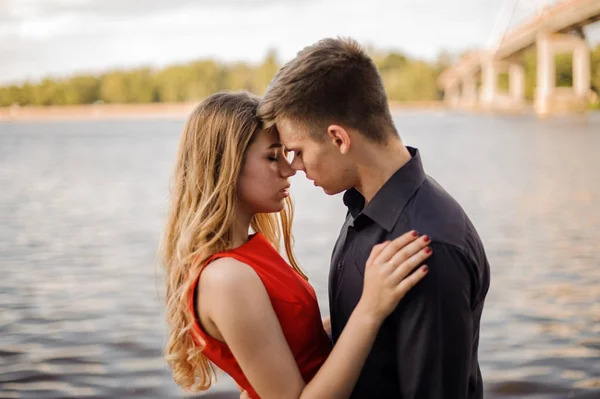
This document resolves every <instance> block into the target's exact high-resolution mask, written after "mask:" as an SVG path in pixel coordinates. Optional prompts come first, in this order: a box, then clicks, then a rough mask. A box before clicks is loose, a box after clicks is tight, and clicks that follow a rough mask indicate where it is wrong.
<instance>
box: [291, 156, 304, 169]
mask: <svg viewBox="0 0 600 399" xmlns="http://www.w3.org/2000/svg"><path fill="white" fill-rule="evenodd" d="M290 166H291V167H292V168H293V169H294V170H295V171H299V170H300V171H302V172H306V171H305V170H304V162H302V160H301V159H300V158H298V157H296V156H295V157H294V159H293V160H292V163H291V164H290Z"/></svg>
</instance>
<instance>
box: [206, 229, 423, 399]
mask: <svg viewBox="0 0 600 399" xmlns="http://www.w3.org/2000/svg"><path fill="white" fill-rule="evenodd" d="M425 246H426V243H425V240H423V239H416V237H414V236H412V235H410V234H409V233H407V234H405V235H404V236H402V237H399V238H397V239H396V240H394V241H393V242H391V243H384V244H380V245H378V246H376V247H374V249H373V251H372V253H371V256H370V257H369V260H368V261H367V267H366V268H365V285H364V289H363V295H362V297H361V299H360V301H359V303H358V305H357V307H356V308H355V310H354V312H353V313H352V315H351V317H350V319H349V320H348V323H347V325H346V328H345V329H344V331H343V332H342V334H341V336H340V339H339V340H338V343H337V344H336V345H335V347H334V348H333V350H332V352H331V354H330V356H329V357H328V358H327V360H326V362H325V364H324V365H323V366H322V367H321V369H320V370H319V372H318V373H317V374H316V375H315V377H314V378H313V379H312V380H311V381H310V383H309V384H305V382H304V380H303V379H302V375H301V374H300V371H299V369H298V366H297V364H296V361H295V359H294V357H293V355H292V352H291V350H290V348H289V346H288V344H287V341H286V339H285V337H284V335H283V332H282V330H281V326H280V324H279V320H278V319H277V316H276V314H275V311H274V310H273V307H272V305H271V301H270V299H269V296H268V294H267V292H266V290H265V287H264V285H263V284H262V281H261V280H260V278H259V277H258V275H257V274H256V273H255V272H254V270H253V269H252V268H251V267H249V266H248V265H246V264H244V263H241V262H239V261H237V260H235V259H232V258H222V259H219V260H217V261H215V262H213V263H211V264H210V265H209V266H207V268H206V270H204V272H203V273H202V277H201V279H200V284H201V288H200V289H199V290H198V300H199V304H200V303H201V306H202V310H203V311H204V312H206V313H205V314H206V315H207V316H208V318H209V319H210V321H211V322H212V323H214V326H216V328H217V329H218V331H219V333H220V335H222V337H223V339H224V341H225V342H226V343H227V345H228V346H229V348H230V349H231V351H232V353H233V354H234V356H235V358H236V360H237V361H238V363H239V364H240V367H241V368H242V370H243V372H244V374H245V375H246V377H247V378H248V380H249V381H250V383H251V384H252V386H253V388H254V389H255V390H256V391H257V392H258V393H259V394H260V396H261V397H262V398H264V399H271V398H273V399H280V398H284V399H285V398H290V399H297V398H320V399H324V398H347V397H349V396H350V393H351V392H352V389H353V387H354V384H355V383H356V380H357V379H358V376H359V374H360V370H361V369H362V366H363V365H364V362H365V360H366V358H367V355H368V353H369V351H370V349H371V346H372V345H373V341H374V340H375V337H376V335H377V331H378V330H379V327H380V325H381V323H382V322H383V320H384V319H385V317H387V315H388V314H389V313H390V312H391V311H392V310H393V309H394V308H395V307H396V305H397V303H398V301H399V300H400V299H401V298H402V297H403V296H404V294H405V293H406V292H407V291H408V290H409V289H410V288H411V287H412V286H414V285H415V284H416V283H417V282H418V281H419V280H420V279H421V278H423V276H424V275H425V273H423V272H422V271H417V272H415V273H413V274H410V272H411V271H412V270H413V269H414V268H415V267H416V266H417V265H419V264H420V263H421V262H422V261H423V260H425V259H426V258H427V257H428V256H429V253H428V252H426V251H425V250H424V247H425ZM420 270H421V269H420ZM199 308H200V307H199Z"/></svg>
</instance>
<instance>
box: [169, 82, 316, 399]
mask: <svg viewBox="0 0 600 399" xmlns="http://www.w3.org/2000/svg"><path fill="white" fill-rule="evenodd" d="M258 102H259V101H258V98H256V97H254V96H252V95H250V94H248V93H217V94H214V95H212V96H210V97H209V98H207V99H206V100H205V101H203V102H202V103H201V104H200V105H198V107H196V109H195V110H194V111H193V112H192V113H191V115H190V116H189V118H188V120H187V122H186V125H185V128H184V130H183V133H182V135H181V138H180V141H179V148H178V151H177V159H176V162H175V170H174V174H173V183H172V189H171V196H172V198H171V204H170V208H169V212H168V218H167V224H166V229H165V232H164V237H163V242H162V246H161V255H162V261H163V264H164V267H165V270H166V279H167V291H166V317H167V323H168V326H169V329H170V331H169V333H168V340H167V343H166V347H165V357H166V359H167V362H168V363H169V365H170V366H171V369H172V372H173V378H174V380H175V382H176V383H177V384H179V385H180V386H181V387H182V388H183V389H185V390H188V391H200V390H206V389H208V388H209V387H210V386H211V384H212V383H213V382H214V380H215V379H216V369H215V366H214V365H213V364H212V363H211V362H210V361H209V360H208V359H207V358H206V357H205V356H204V355H203V354H202V350H203V349H204V346H205V345H204V341H203V339H202V338H201V337H200V336H198V334H196V333H195V332H194V329H193V328H192V326H193V323H194V315H193V310H192V309H190V307H189V300H190V287H191V285H192V283H193V282H194V280H195V279H196V278H197V276H198V275H199V273H200V269H201V268H202V267H203V266H204V263H205V262H206V260H207V259H208V258H209V257H210V256H211V255H213V254H215V253H217V252H221V251H224V250H227V249H231V246H232V239H231V228H232V225H233V222H234V220H235V218H236V214H235V210H236V201H237V181H238V177H239V175H240V171H241V169H242V167H243V164H244V158H245V157H244V154H245V153H246V150H247V148H248V146H249V145H250V143H252V140H253V138H254V137H255V135H256V133H258V132H259V131H260V130H261V129H262V127H261V123H260V121H259V119H258V118H257V115H256V110H257V107H258ZM292 219H293V204H292V202H291V200H289V197H288V199H287V200H286V203H285V207H284V209H283V210H282V211H281V212H279V213H273V214H257V215H255V216H254V218H253V219H252V221H251V227H252V229H253V230H254V231H256V232H261V233H262V234H263V235H264V236H265V237H266V238H267V239H268V240H269V242H271V244H273V246H274V247H275V248H277V250H279V247H280V241H281V239H282V238H283V243H284V246H285V250H286V254H287V257H288V260H289V261H290V264H291V265H292V267H293V268H294V269H295V270H296V271H297V272H298V273H300V275H302V277H304V278H306V275H305V274H304V273H303V272H302V271H301V270H300V268H299V267H298V264H297V262H296V259H295V257H294V254H293V252H292V233H291V227H292Z"/></svg>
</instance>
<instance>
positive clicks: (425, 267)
mask: <svg viewBox="0 0 600 399" xmlns="http://www.w3.org/2000/svg"><path fill="white" fill-rule="evenodd" d="M428 270H429V268H428V267H427V266H423V267H422V268H421V271H422V272H423V273H427V271H428Z"/></svg>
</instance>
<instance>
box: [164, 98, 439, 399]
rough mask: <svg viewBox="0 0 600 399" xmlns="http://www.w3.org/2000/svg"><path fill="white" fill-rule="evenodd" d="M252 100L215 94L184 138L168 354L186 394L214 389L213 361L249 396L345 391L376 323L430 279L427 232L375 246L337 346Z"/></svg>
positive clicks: (172, 237)
mask: <svg viewBox="0 0 600 399" xmlns="http://www.w3.org/2000/svg"><path fill="white" fill-rule="evenodd" d="M257 106H258V99H257V98H255V97H252V96H250V95H248V94H245V93H218V94H215V95H212V96H211V97H209V98H208V99H206V100H205V101H204V102H202V103H201V104H200V105H199V106H198V107H197V108H196V109H195V110H194V111H193V112H192V114H191V116H190V117H189V119H188V121H187V123H186V126H185V129H184V131H183V134H182V136H181V139H180V144H179V150H178V154H177V160H176V166H175V172H174V176H173V178H174V187H173V190H172V204H171V207H170V211H169V216H168V221H167V227H166V232H165V237H164V242H163V256H164V264H165V268H166V274H167V320H168V323H169V326H170V334H169V339H168V343H167V346H166V358H167V360H168V362H169V364H170V366H171V368H172V371H173V376H174V379H175V381H176V382H177V383H178V384H179V385H180V386H182V387H183V388H184V389H186V390H193V391H195V390H206V389H208V388H209V387H210V386H211V383H212V381H213V379H214V377H215V371H216V368H215V366H217V367H219V368H221V369H222V370H224V371H225V372H227V373H228V374H229V375H231V376H232V377H233V378H234V380H235V381H236V382H237V384H238V385H239V386H240V387H241V388H243V389H244V390H246V392H247V395H248V396H250V397H251V398H277V399H281V398H299V397H302V398H309V397H311V398H312V397H314V398H329V397H332V398H333V397H335V398H345V397H348V396H349V395H350V393H351V391H352V387H353V385H354V384H355V382H356V379H357V378H358V375H359V373H360V369H361V368H362V365H363V364H364V361H365V359H366V357H367V355H368V353H369V350H370V348H371V346H372V343H373V341H374V339H375V336H376V333H377V330H378V329H379V326H380V325H381V323H382V322H383V320H384V319H385V317H387V316H388V315H389V313H391V311H392V310H393V309H394V308H395V307H396V305H397V303H398V301H399V300H400V299H401V298H402V297H403V296H404V294H405V293H406V292H407V291H408V290H409V289H410V288H411V287H412V286H414V284H416V283H417V282H418V281H419V280H420V279H421V278H423V276H424V275H425V273H426V267H424V266H423V267H421V268H420V269H419V270H417V271H415V272H414V273H412V274H410V273H411V271H412V270H413V269H414V268H415V267H416V266H417V265H419V264H421V263H422V262H423V261H424V260H425V259H426V258H427V257H428V256H429V254H430V252H431V251H430V250H429V249H428V248H427V247H426V243H427V242H428V239H427V238H426V237H420V238H419V237H418V234H417V233H416V232H410V233H407V234H405V235H404V236H402V237H399V238H398V239H396V240H395V241H392V242H391V243H383V244H380V245H377V246H375V247H374V248H373V250H372V252H371V256H370V258H369V260H368V261H367V265H366V268H365V281H364V289H363V294H362V297H361V299H360V302H359V304H358V306H357V307H356V309H355V310H354V312H353V313H352V316H351V318H350V321H349V322H348V324H347V326H346V329H345V331H344V332H343V334H342V335H341V337H340V339H339V341H338V343H337V344H336V346H335V348H333V350H332V348H331V343H330V341H329V339H328V337H327V335H326V333H325V331H324V329H323V325H322V324H321V320H320V313H319V307H318V304H317V299H316V295H315V292H314V290H313V289H312V288H311V287H310V285H309V284H308V283H307V278H306V276H305V275H304V273H303V272H302V271H301V270H300V268H299V267H298V265H297V262H296V260H295V258H294V255H293V252H292V244H291V221H292V204H291V201H290V198H289V191H288V190H289V186H290V185H289V182H288V178H289V177H291V176H293V175H294V170H293V169H292V168H291V167H290V165H289V163H288V161H287V159H286V157H285V155H286V154H285V149H284V148H283V146H282V145H281V143H279V141H278V135H277V132H276V131H274V130H268V131H267V130H262V128H261V125H260V121H259V120H258V119H257V117H256V109H257ZM249 228H252V230H254V231H255V232H256V233H255V234H253V235H250V236H249V235H248V231H249ZM281 240H283V244H284V246H285V250H286V254H287V257H288V259H289V263H290V264H288V263H286V261H285V260H284V259H283V258H282V257H281V256H280V255H279V253H278V252H277V248H278V247H279V243H280V241H281ZM401 249H402V250H401Z"/></svg>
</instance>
